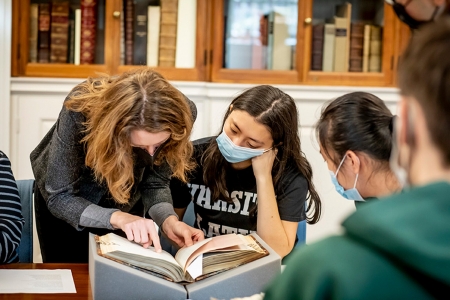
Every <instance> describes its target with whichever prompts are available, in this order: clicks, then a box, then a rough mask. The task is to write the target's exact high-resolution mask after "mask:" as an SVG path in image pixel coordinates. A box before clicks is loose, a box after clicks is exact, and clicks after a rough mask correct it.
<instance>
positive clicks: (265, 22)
mask: <svg viewBox="0 0 450 300" xmlns="http://www.w3.org/2000/svg"><path fill="white" fill-rule="evenodd" d="M268 35H269V16H268V15H262V16H261V18H260V19H259V39H260V41H261V46H262V57H261V60H262V62H261V64H262V66H261V68H262V69H267V45H268V40H267V39H268Z"/></svg>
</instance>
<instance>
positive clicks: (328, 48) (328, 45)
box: [322, 24, 336, 72]
mask: <svg viewBox="0 0 450 300" xmlns="http://www.w3.org/2000/svg"><path fill="white" fill-rule="evenodd" d="M335 34H336V26H335V25H334V24H325V27H324V33H323V59H322V70H323V71H324V72H332V71H333V64H334V38H335Z"/></svg>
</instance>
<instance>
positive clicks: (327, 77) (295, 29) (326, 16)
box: [211, 0, 409, 86]
mask: <svg viewBox="0 0 450 300" xmlns="http://www.w3.org/2000/svg"><path fill="white" fill-rule="evenodd" d="M346 2H348V3H349V4H350V16H351V17H349V18H348V22H349V24H348V25H349V28H348V29H347V32H346V34H347V37H348V40H349V43H350V23H351V24H353V23H363V24H372V25H373V26H375V27H376V26H378V29H381V34H379V36H380V37H381V41H380V42H378V45H381V48H380V49H379V51H380V56H379V57H378V60H379V63H378V65H379V70H377V71H371V72H369V71H366V72H361V71H360V72H353V71H352V72H351V71H349V70H346V71H323V70H321V68H322V66H319V67H315V68H313V66H312V63H313V61H312V58H313V57H314V56H313V55H314V54H315V53H313V47H314V46H315V45H317V40H316V41H315V40H314V35H313V31H314V28H315V26H316V25H317V24H320V23H322V25H324V23H335V22H337V21H334V20H331V21H330V19H333V17H335V16H337V14H336V12H337V9H336V7H337V6H343V5H344V4H345V3H346ZM286 7H287V8H289V9H288V10H287V11H288V12H287V13H285V15H284V17H285V21H284V23H285V24H286V25H287V26H288V27H289V33H290V34H289V36H288V37H287V38H286V39H285V45H283V47H286V46H292V51H291V56H289V52H285V53H286V54H284V55H283V54H281V55H278V56H276V55H273V56H272V60H274V59H277V60H290V63H289V62H288V63H287V66H289V64H290V67H285V68H284V70H275V68H273V67H272V69H270V66H269V65H268V62H267V61H270V59H271V58H270V52H271V51H270V50H269V51H267V52H266V55H267V56H269V57H266V58H265V61H266V66H262V67H261V65H255V64H253V65H252V64H251V63H250V62H249V61H251V60H252V58H251V57H253V58H254V57H255V48H256V49H257V48H258V46H259V45H262V46H264V42H260V41H259V39H258V35H263V34H265V32H264V29H260V30H259V32H258V31H257V30H256V32H255V30H253V27H251V26H249V25H247V28H246V29H247V31H248V32H247V33H242V32H240V31H239V30H238V29H242V28H236V27H237V26H234V24H233V22H236V21H235V20H236V19H239V18H237V17H235V16H233V13H234V14H238V15H239V17H240V19H241V22H242V23H244V22H245V23H249V22H253V23H252V24H255V23H256V22H258V14H259V15H264V14H270V12H271V11H276V12H280V13H283V11H286V9H285V8H286ZM243 11H245V12H243ZM292 16H297V19H296V20H295V21H297V22H296V24H293V22H292ZM243 18H245V19H243ZM250 20H252V21H250ZM230 24H231V25H230ZM273 24H274V25H273V26H274V29H273V31H274V32H276V29H275V28H276V26H277V21H276V19H275V22H274V23H273ZM233 26H234V27H233ZM213 28H214V37H213V40H212V49H214V52H213V63H212V72H211V80H212V81H214V82H241V83H278V84H307V85H348V86H393V85H394V83H395V72H394V70H395V68H396V66H397V60H398V56H399V55H400V53H401V49H402V48H403V47H404V44H405V41H407V39H408V37H409V34H408V33H409V32H408V30H407V29H406V28H407V27H406V26H405V25H403V24H401V22H400V21H399V20H398V19H397V17H396V16H395V14H394V12H393V10H392V7H390V6H389V5H388V4H386V3H385V1H383V0H374V1H363V0H347V1H345V0H305V1H296V0H279V1H254V0H240V1H237V0H228V1H226V0H217V1H214V24H213ZM261 28H263V27H261ZM322 30H323V29H322ZM269 36H270V33H269ZM240 38H241V40H244V41H245V40H246V41H247V43H248V44H251V45H252V46H249V47H247V48H245V46H244V47H242V46H238V47H237V49H239V47H240V48H241V49H240V50H233V49H232V50H231V51H230V44H233V43H234V44H238V43H239V42H241V43H243V42H242V41H240V40H239V39H240ZM255 45H256V47H255ZM276 45H277V43H276V42H275V43H274V44H272V46H273V47H276ZM319 47H323V45H319ZM361 47H362V46H361ZM267 48H270V43H269V45H268V46H267ZM221 49H223V50H222V51H221ZM322 49H323V48H322ZM233 51H234V52H238V51H240V52H244V53H245V54H244V56H246V57H250V58H249V59H247V64H246V63H245V62H244V63H243V65H246V66H247V68H246V69H241V68H239V67H236V66H237V64H230V63H229V60H230V59H229V56H230V52H233ZM346 51H348V52H347V53H350V49H348V50H346ZM361 52H362V49H361ZM258 55H260V54H258V50H256V56H258ZM349 56H350V54H349ZM351 58H353V59H354V57H347V58H345V59H342V60H344V61H345V64H347V65H349V59H351ZM253 60H254V59H253ZM342 60H340V61H342ZM314 69H320V70H314ZM353 70H354V69H353Z"/></svg>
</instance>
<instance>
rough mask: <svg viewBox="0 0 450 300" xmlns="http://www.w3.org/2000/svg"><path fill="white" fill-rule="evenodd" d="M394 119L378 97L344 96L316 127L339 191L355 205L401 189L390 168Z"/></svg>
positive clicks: (362, 93) (363, 94) (322, 151)
mask: <svg viewBox="0 0 450 300" xmlns="http://www.w3.org/2000/svg"><path fill="white" fill-rule="evenodd" d="M393 119H394V116H393V115H392V113H391V111H390V110H389V109H388V108H387V107H386V105H385V104H384V102H383V101H382V100H381V99H379V98H378V97H376V96H375V95H372V94H369V93H364V92H354V93H349V94H346V95H343V96H341V97H339V98H337V99H335V100H333V101H331V102H330V103H329V104H327V105H326V106H325V107H324V109H323V110H322V114H321V116H320V119H319V121H318V122H317V125H316V135H317V139H318V141H319V147H320V153H321V154H322V156H323V159H324V160H325V161H326V163H327V166H328V169H329V171H330V175H331V180H332V182H333V184H334V186H335V188H336V191H337V192H338V193H339V194H340V195H341V196H343V197H344V198H346V199H349V200H354V201H355V205H358V203H362V202H364V200H369V199H374V198H379V197H383V196H387V195H390V194H392V193H394V192H396V191H398V190H400V188H401V187H400V185H399V183H398V181H397V179H396V178H395V175H394V173H393V172H392V171H391V169H390V168H389V157H390V155H391V148H392V124H393Z"/></svg>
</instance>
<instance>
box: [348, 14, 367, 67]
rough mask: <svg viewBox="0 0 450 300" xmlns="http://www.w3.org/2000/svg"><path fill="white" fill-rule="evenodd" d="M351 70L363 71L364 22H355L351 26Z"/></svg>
mask: <svg viewBox="0 0 450 300" xmlns="http://www.w3.org/2000/svg"><path fill="white" fill-rule="evenodd" d="M350 28H351V29H350V58H349V69H348V70H349V72H362V71H363V48H364V24H362V23H353V24H351V27H350Z"/></svg>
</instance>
